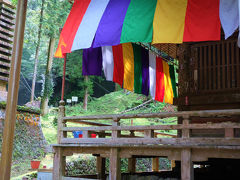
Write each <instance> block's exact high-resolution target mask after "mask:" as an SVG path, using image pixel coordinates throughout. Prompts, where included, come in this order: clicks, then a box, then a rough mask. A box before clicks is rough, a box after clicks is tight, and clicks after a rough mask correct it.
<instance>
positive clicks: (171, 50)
mask: <svg viewBox="0 0 240 180" xmlns="http://www.w3.org/2000/svg"><path fill="white" fill-rule="evenodd" d="M154 47H156V48H157V49H159V50H160V51H162V52H165V53H166V54H168V55H169V56H171V57H172V58H174V59H176V58H177V49H178V45H177V44H167V43H163V44H155V45H154Z"/></svg>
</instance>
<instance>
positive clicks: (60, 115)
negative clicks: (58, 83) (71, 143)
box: [58, 100, 67, 144]
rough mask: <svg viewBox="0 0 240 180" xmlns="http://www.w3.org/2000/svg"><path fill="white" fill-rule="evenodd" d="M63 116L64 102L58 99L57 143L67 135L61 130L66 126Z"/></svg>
mask: <svg viewBox="0 0 240 180" xmlns="http://www.w3.org/2000/svg"><path fill="white" fill-rule="evenodd" d="M63 117H65V102H64V101H62V100H61V101H60V103H59V112H58V144H60V143H61V139H62V138H65V137H67V133H66V132H63V131H62V128H63V127H66V123H65V122H64V121H63Z"/></svg>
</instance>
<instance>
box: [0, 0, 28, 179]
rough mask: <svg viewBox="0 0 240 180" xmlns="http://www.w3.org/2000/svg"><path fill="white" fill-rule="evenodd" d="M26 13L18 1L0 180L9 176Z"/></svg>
mask: <svg viewBox="0 0 240 180" xmlns="http://www.w3.org/2000/svg"><path fill="white" fill-rule="evenodd" d="M26 12H27V0H19V1H18V6H17V14H16V26H15V34H14V45H13V52H12V60H11V69H10V77H9V84H8V85H9V86H8V97H7V107H6V117H5V123H4V132H3V145H2V156H1V167H0V179H1V180H8V179H10V176H11V162H12V151H13V139H14V130H15V124H16V110H17V100H18V89H19V80H20V71H21V60H22V50H23V40H24V30H25V21H26Z"/></svg>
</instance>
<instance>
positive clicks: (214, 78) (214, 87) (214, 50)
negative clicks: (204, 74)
mask: <svg viewBox="0 0 240 180" xmlns="http://www.w3.org/2000/svg"><path fill="white" fill-rule="evenodd" d="M212 50H213V51H212V53H213V56H212V57H213V67H212V70H213V82H212V83H213V90H216V89H217V82H216V81H217V80H216V68H217V66H216V45H213V46H212Z"/></svg>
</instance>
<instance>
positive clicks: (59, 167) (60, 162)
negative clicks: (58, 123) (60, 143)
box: [53, 147, 66, 180]
mask: <svg viewBox="0 0 240 180" xmlns="http://www.w3.org/2000/svg"><path fill="white" fill-rule="evenodd" d="M65 168H66V157H65V156H63V152H62V148H61V147H57V148H56V149H55V152H54V159H53V180H62V179H63V176H65Z"/></svg>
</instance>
